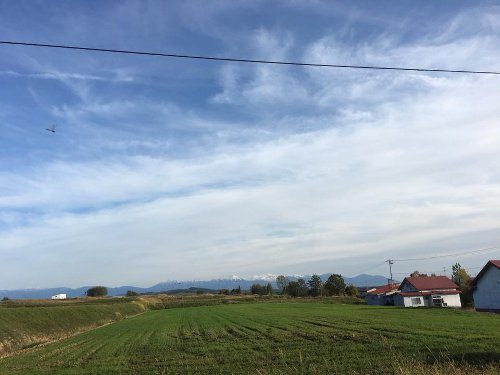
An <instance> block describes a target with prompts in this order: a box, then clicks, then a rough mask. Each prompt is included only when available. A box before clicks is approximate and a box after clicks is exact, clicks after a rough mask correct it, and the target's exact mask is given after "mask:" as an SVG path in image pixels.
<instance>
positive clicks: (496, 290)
mask: <svg viewBox="0 0 500 375" xmlns="http://www.w3.org/2000/svg"><path fill="white" fill-rule="evenodd" d="M473 296H474V307H475V308H476V309H489V310H500V269H498V268H496V267H493V266H490V267H489V268H488V270H487V271H486V272H485V273H484V274H483V276H482V277H481V278H480V279H479V281H478V282H477V284H476V288H475V290H474V292H473Z"/></svg>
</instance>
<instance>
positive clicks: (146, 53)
mask: <svg viewBox="0 0 500 375" xmlns="http://www.w3.org/2000/svg"><path fill="white" fill-rule="evenodd" d="M0 44H4V45H5V44H9V45H16V46H28V47H43V48H59V49H68V50H78V51H91V52H108V53H122V54H128V55H143V56H156V57H170V58H181V59H194V60H211V61H226V62H238V63H253V64H272V65H292V66H306V67H307V66H308V67H319V68H344V69H371V70H396V71H410V72H429V73H462V74H494V75H500V72H498V71H485V70H467V69H428V68H405V67H395V66H376V65H352V64H321V63H308V62H297V61H279V60H254V59H243V58H233V57H215V56H202V55H184V54H175V53H163V52H149V51H133V50H124V49H111V48H94V47H83V46H69V45H62V44H47V43H29V42H16V41H8V40H0Z"/></svg>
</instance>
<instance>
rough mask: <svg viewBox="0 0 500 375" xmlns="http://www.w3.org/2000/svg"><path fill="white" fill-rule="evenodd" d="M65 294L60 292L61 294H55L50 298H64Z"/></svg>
mask: <svg viewBox="0 0 500 375" xmlns="http://www.w3.org/2000/svg"><path fill="white" fill-rule="evenodd" d="M66 298H67V297H66V294H64V293H61V294H56V295H54V296H52V297H51V299H66Z"/></svg>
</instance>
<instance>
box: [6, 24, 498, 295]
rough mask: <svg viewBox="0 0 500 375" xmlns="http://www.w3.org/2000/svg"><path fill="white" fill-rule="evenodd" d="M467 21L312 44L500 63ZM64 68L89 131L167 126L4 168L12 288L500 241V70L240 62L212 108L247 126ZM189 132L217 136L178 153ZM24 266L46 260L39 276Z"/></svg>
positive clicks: (327, 262)
mask: <svg viewBox="0 0 500 375" xmlns="http://www.w3.org/2000/svg"><path fill="white" fill-rule="evenodd" d="M457 22H458V21H457ZM461 22H462V21H461ZM489 22H491V20H490V21H489ZM454 30H457V29H456V28H455V27H449V28H448V29H447V30H446V31H445V32H443V35H444V34H446V35H445V36H443V35H438V36H436V39H435V40H432V39H428V38H427V37H426V39H421V40H419V41H416V42H415V41H413V42H411V43H409V44H401V43H400V42H398V41H395V40H393V39H391V38H383V37H381V38H380V39H379V40H378V41H376V42H374V44H373V45H346V44H344V43H340V42H339V41H338V40H337V39H335V38H334V37H332V36H328V35H327V36H324V37H322V38H320V39H318V40H316V41H314V42H313V43H311V44H310V45H309V46H308V48H306V49H305V51H306V52H305V54H304V56H307V57H308V58H310V59H311V60H314V61H317V62H346V61H349V62H359V63H364V62H370V63H374V64H380V65H388V64H390V65H402V66H413V65H415V66H416V65H419V66H429V67H441V66H450V65H449V64H448V62H449V60H450V59H453V61H454V64H456V65H454V66H451V67H456V68H459V67H465V68H466V67H470V66H485V67H486V66H488V67H492V68H495V64H498V63H497V62H496V61H499V59H498V58H499V57H500V56H499V53H500V52H499V48H498V46H499V40H498V37H495V36H491V35H489V34H488V35H485V36H479V35H474V36H460V37H455V38H453V35H455V34H454V33H455V31H454ZM213 32H214V33H216V31H213ZM250 40H251V41H252V43H253V44H250V46H249V47H248V48H249V49H250V50H253V51H254V52H256V54H257V55H258V54H259V53H261V54H262V56H263V57H264V56H266V57H271V58H279V59H285V58H287V57H288V56H290V51H291V49H292V48H293V47H294V46H295V40H294V38H293V35H291V34H287V33H286V32H284V33H283V32H281V31H279V30H278V31H274V32H271V31H268V30H267V31H266V30H264V29H258V30H257V32H256V33H255V34H254V35H253V38H250ZM304 59H305V57H304ZM61 79H62V80H63V81H64V82H70V83H69V85H71V87H72V89H73V90H75V93H77V94H78V95H79V97H80V98H81V103H78V104H77V105H67V106H61V107H57V108H54V110H53V113H54V114H56V115H58V116H61V117H63V118H65V119H68V120H71V121H73V122H74V123H78V124H79V125H81V126H85V123H86V121H91V118H93V117H92V116H94V117H98V118H99V119H101V120H106V121H108V124H111V125H113V124H114V123H113V120H114V121H116V119H117V118H120V117H123V118H124V119H126V120H127V121H128V122H129V124H128V125H131V126H132V127H133V125H134V122H136V121H137V120H136V119H137V118H140V117H141V116H145V115H147V114H148V113H149V114H150V115H151V123H155V124H158V127H156V128H154V129H155V131H156V133H155V131H153V132H152V133H151V134H149V133H148V134H140V136H139V135H138V136H137V138H134V139H132V140H131V139H130V136H128V134H130V133H127V132H128V131H129V130H130V129H128V128H127V130H126V131H123V130H116V129H115V130H109V129H108V130H105V129H99V131H95V133H92V138H91V142H90V143H92V145H93V146H94V149H93V148H92V145H91V144H86V147H87V148H88V149H89V150H95V149H100V148H101V147H104V146H103V145H105V144H107V143H113V142H114V143H115V147H116V149H120V152H119V153H117V154H109V155H105V154H104V155H103V154H102V153H97V152H96V153H97V154H98V156H96V157H88V158H82V159H78V160H71V158H64V159H63V158H61V159H59V160H56V161H53V162H50V163H41V164H39V165H37V166H36V168H23V169H22V170H16V171H10V172H7V171H5V172H2V173H1V174H0V181H1V185H0V188H1V189H2V192H3V194H2V196H1V197H0V210H1V211H2V214H1V215H0V225H1V224H2V223H3V227H0V228H3V229H0V230H2V233H1V234H2V235H1V237H0V247H1V248H2V266H1V267H2V269H1V274H2V276H3V278H4V280H5V287H16V286H50V285H61V284H66V285H67V284H71V285H70V286H74V285H80V284H89V283H102V284H106V285H117V284H121V283H138V284H141V285H147V284H152V283H154V282H157V281H160V280H165V279H193V278H197V279H200V278H205V277H220V276H221V275H227V274H230V273H232V272H235V273H237V274H238V275H243V276H250V275H258V274H262V273H264V274H267V273H269V274H279V273H284V272H290V273H293V272H296V273H303V272H304V267H306V266H307V267H312V265H314V266H315V267H316V268H315V269H308V270H307V271H308V272H310V271H311V272H316V273H322V272H327V271H337V272H342V273H356V272H357V271H359V268H360V267H361V268H364V267H365V265H366V264H365V263H366V261H367V260H370V263H371V260H377V259H378V260H380V259H386V257H387V256H388V254H390V255H391V256H393V255H395V254H396V255H397V254H403V256H404V254H408V253H409V252H413V253H414V252H418V254H419V255H425V254H427V253H431V252H432V253H436V252H445V253H447V252H449V250H450V249H449V246H450V244H453V245H457V246H458V247H460V248H464V247H465V246H467V247H468V246H478V247H479V246H483V242H484V241H485V239H486V238H487V239H488V240H494V241H498V240H500V233H498V229H497V228H498V222H499V219H500V210H499V208H500V188H499V180H500V175H499V174H498V172H497V170H498V166H497V164H498V163H497V161H498V160H499V157H500V155H499V150H500V128H498V126H496V124H497V122H498V118H500V108H499V106H498V103H499V99H500V97H499V92H498V82H497V78H496V77H478V76H457V75H435V74H412V73H408V74H403V73H387V72H364V71H363V72H358V71H344V70H342V71H341V70H328V69H296V70H293V69H288V68H283V69H282V67H256V68H253V67H243V66H236V65H231V66H229V65H228V66H225V67H224V68H222V70H221V76H220V84H221V90H220V92H219V93H217V94H215V95H214V96H212V102H211V103H210V104H209V105H210V108H209V109H212V108H221V106H226V107H224V109H226V110H227V109H228V108H229V107H230V108H237V110H241V111H242V113H246V112H255V113H254V115H255V117H254V120H249V122H248V123H245V124H244V125H243V126H242V124H236V123H235V122H231V120H224V121H222V120H214V119H209V118H205V117H204V116H203V113H196V111H192V110H185V107H183V106H180V105H175V104H172V103H170V102H167V101H160V100H144V101H126V100H123V101H122V100H112V99H109V98H107V99H106V97H104V96H103V97H98V98H96V97H95V91H94V89H93V87H92V85H87V81H85V80H79V79H75V77H66V78H61ZM67 80H69V81H67ZM75 81H77V82H79V83H78V84H76V86H75V84H74V82H75ZM80 81H81V82H80ZM82 82H85V83H82ZM80 83H82V85H83V86H78V85H79V84H80ZM158 118H160V120H156V121H155V119H158ZM163 118H165V119H163ZM110 127H112V126H110ZM187 128H190V129H194V128H196V129H198V130H199V131H200V133H201V136H200V137H201V138H203V136H210V147H207V148H206V149H203V150H201V151H200V150H197V149H196V146H193V148H192V149H190V150H189V152H188V153H187V155H183V156H182V157H180V156H178V155H173V154H171V153H169V152H167V151H168V149H169V147H172V142H173V143H175V142H176V141H177V142H182V141H181V140H180V139H175V137H172V139H169V141H168V142H166V141H165V138H166V137H165V134H164V133H165V132H168V131H175V130H180V129H182V130H186V129H187ZM83 129H85V131H89V132H90V130H89V129H90V127H87V128H83ZM101 131H102V134H101V137H99V134H98V133H99V132H101ZM122 132H123V134H125V136H123V134H122ZM89 134H90V133H89ZM118 135H120V136H119V137H118ZM236 135H239V139H238V137H237V136H236ZM115 136H116V137H117V138H118V139H117V140H116V141H113V138H114V137H115ZM247 136H248V139H246V141H241V139H242V138H245V137H247ZM134 142H137V143H138V144H139V145H140V146H141V149H140V150H139V151H137V150H135V149H134ZM200 142H201V141H200ZM109 149H110V148H109ZM158 150H160V152H156V151H158ZM26 211H29V212H30V213H31V215H25V214H24V212H26ZM485 233H490V234H489V235H488V236H486V235H483V234H485ZM491 233H493V234H491ZM477 234H481V236H479V235H477ZM465 237H468V240H466V241H465V240H463V238H465ZM457 250H460V249H457ZM353 259H357V260H359V262H357V263H356V262H353ZM20 264H23V267H25V268H29V269H30V270H32V272H30V274H29V275H26V276H25V277H24V281H23V282H24V283H25V284H24V285H19V281H18V279H17V276H18V275H17V272H16V270H17V269H18V267H19V265H20ZM341 266H343V268H341ZM332 267H338V268H336V269H332ZM69 275H71V277H70V278H69ZM69 279H70V280H71V281H69V282H68V281H67V280H69ZM40 280H43V285H41V282H40Z"/></svg>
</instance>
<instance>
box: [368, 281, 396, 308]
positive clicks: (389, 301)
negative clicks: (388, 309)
mask: <svg viewBox="0 0 500 375" xmlns="http://www.w3.org/2000/svg"><path fill="white" fill-rule="evenodd" d="M397 291H398V284H387V285H382V286H377V287H375V288H372V289H368V290H367V291H366V296H365V301H366V303H367V304H368V305H378V306H392V305H394V294H395V293H397Z"/></svg>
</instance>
